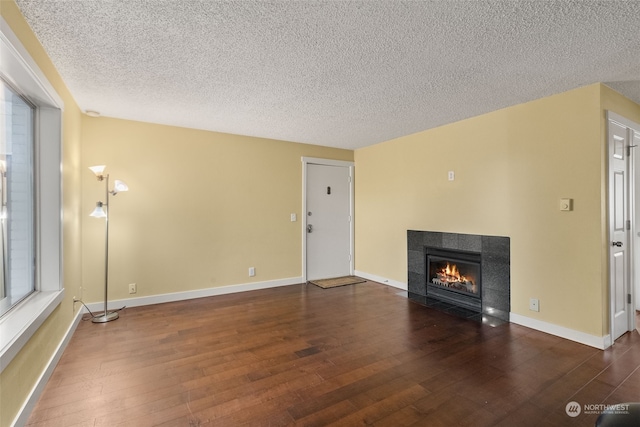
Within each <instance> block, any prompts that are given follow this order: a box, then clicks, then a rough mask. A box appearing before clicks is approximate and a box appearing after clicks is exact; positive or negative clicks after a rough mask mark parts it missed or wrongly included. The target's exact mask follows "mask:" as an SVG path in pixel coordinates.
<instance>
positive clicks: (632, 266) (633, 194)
mask: <svg viewBox="0 0 640 427" xmlns="http://www.w3.org/2000/svg"><path fill="white" fill-rule="evenodd" d="M606 119H607V129H608V128H609V126H610V123H616V124H619V125H621V126H624V127H627V128H630V129H631V130H632V131H633V136H632V140H631V141H630V144H631V145H636V144H640V124H638V123H635V122H634V121H632V120H629V119H627V118H626V117H623V116H621V115H619V114H617V113H614V112H613V111H608V110H607V111H606ZM606 134H607V179H609V170H610V168H611V164H610V152H609V150H610V141H609V131H608V130H607V133H606ZM638 150H640V147H638ZM636 156H640V151H636ZM634 160H635V159H634ZM635 164H636V161H630V162H629V163H628V170H627V173H628V175H629V178H628V184H629V190H628V194H629V199H630V200H629V206H630V214H629V219H630V220H631V231H630V238H629V259H630V260H631V261H630V262H629V271H628V273H629V289H628V292H629V293H630V294H631V301H632V302H635V303H632V304H631V308H632V309H630V310H627V311H628V315H627V317H628V319H627V325H628V330H630V331H631V330H633V329H635V310H634V309H633V308H635V309H636V310H637V309H638V304H637V301H636V300H637V299H639V298H637V297H636V292H639V293H640V291H639V290H638V286H639V285H638V284H637V283H636V282H637V281H638V280H640V276H638V275H639V274H640V262H638V261H637V260H636V255H635V254H636V253H637V251H638V250H639V248H638V247H636V246H637V245H636V243H635V242H636V236H637V235H638V234H637V233H638V232H639V231H640V227H638V224H636V221H635V218H636V217H637V214H636V212H635V210H636V207H637V200H636V198H637V197H638V194H637V192H638V191H640V188H638V187H637V186H636V185H635V182H636V180H637V179H638V176H637V175H636V174H637V173H638V171H637V170H636V168H635ZM607 189H608V191H610V190H609V186H607ZM607 198H609V195H607ZM607 203H609V206H610V201H609V200H608V201H607ZM610 209H611V208H610V207H609V210H610ZM608 218H609V221H611V219H610V218H611V217H610V212H609V216H608ZM610 230H611V225H610V223H609V224H608V225H607V236H606V237H607V238H606V240H605V243H606V246H607V263H608V265H609V274H608V281H609V334H610V336H612V337H613V336H614V322H615V320H614V315H615V301H614V300H613V297H614V293H615V292H614V290H613V286H614V284H613V280H612V278H611V271H610V270H611V262H610V261H611V251H612V247H611V245H610V242H611V237H612V236H610V235H609V234H610ZM612 341H614V340H612ZM611 344H613V342H612V343H611Z"/></svg>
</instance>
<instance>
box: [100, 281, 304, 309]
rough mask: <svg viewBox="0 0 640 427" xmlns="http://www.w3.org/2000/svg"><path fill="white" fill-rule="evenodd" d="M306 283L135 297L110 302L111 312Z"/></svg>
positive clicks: (255, 284)
mask: <svg viewBox="0 0 640 427" xmlns="http://www.w3.org/2000/svg"><path fill="white" fill-rule="evenodd" d="M300 283H304V279H303V278H302V277H290V278H288V279H278V280H268V281H265V282H254V283H244V284H240V285H229V286H220V287H216V288H206V289H198V290H194V291H185V292H173V293H169V294H160V295H150V296H148V297H135V298H128V299H121V300H113V301H109V303H108V305H107V307H108V309H109V310H116V309H118V308H121V307H123V306H127V307H141V306H143V305H152V304H161V303H165V302H174V301H184V300H189V299H195V298H204V297H211V296H215V295H226V294H233V293H237V292H247V291H256V290H259V289H268V288H277V287H280V286H289V285H299V284H300ZM87 307H88V308H89V310H91V311H102V310H104V302H93V303H90V304H87Z"/></svg>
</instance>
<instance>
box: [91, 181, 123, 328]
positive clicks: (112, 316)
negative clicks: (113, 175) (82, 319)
mask: <svg viewBox="0 0 640 427" xmlns="http://www.w3.org/2000/svg"><path fill="white" fill-rule="evenodd" d="M98 179H99V180H101V181H102V180H104V181H105V187H104V188H105V192H104V193H105V195H104V198H105V200H106V202H105V203H103V204H102V207H103V208H106V212H105V213H106V216H105V217H104V225H105V226H104V230H105V232H104V313H103V314H102V315H101V316H95V317H94V318H93V319H91V321H92V322H93V323H106V322H110V321H112V320H116V319H117V318H118V317H120V316H119V315H118V312H117V311H112V312H111V313H109V311H108V309H107V301H108V298H109V295H108V294H109V174H106V175H101V178H100V177H98Z"/></svg>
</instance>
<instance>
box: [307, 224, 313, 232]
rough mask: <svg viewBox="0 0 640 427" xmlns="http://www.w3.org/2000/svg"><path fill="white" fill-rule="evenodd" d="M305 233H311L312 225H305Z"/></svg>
mask: <svg viewBox="0 0 640 427" xmlns="http://www.w3.org/2000/svg"><path fill="white" fill-rule="evenodd" d="M307 233H313V225H311V224H309V225H307Z"/></svg>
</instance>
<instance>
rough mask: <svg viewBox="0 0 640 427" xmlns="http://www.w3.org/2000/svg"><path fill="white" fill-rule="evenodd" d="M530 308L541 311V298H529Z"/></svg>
mask: <svg viewBox="0 0 640 427" xmlns="http://www.w3.org/2000/svg"><path fill="white" fill-rule="evenodd" d="M529 310H531V311H540V300H539V299H538V298H530V299H529Z"/></svg>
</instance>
